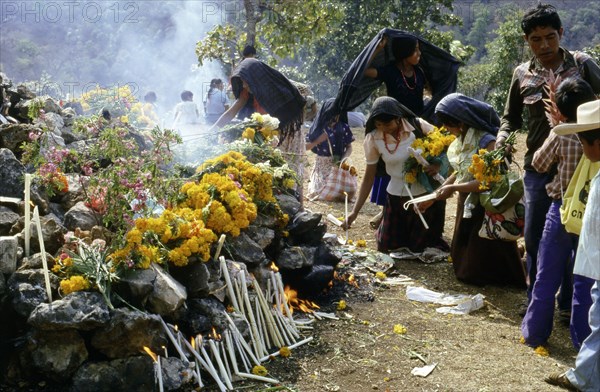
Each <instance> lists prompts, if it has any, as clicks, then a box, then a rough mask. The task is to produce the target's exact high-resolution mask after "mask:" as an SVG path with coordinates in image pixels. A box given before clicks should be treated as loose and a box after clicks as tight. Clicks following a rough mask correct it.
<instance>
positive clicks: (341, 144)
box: [306, 98, 354, 200]
mask: <svg viewBox="0 0 600 392" xmlns="http://www.w3.org/2000/svg"><path fill="white" fill-rule="evenodd" d="M334 101H335V99H334V98H330V99H328V100H326V101H325V102H323V106H322V107H321V110H320V111H319V112H317V116H316V119H315V121H314V122H313V124H312V127H311V128H310V132H309V133H308V135H306V149H307V150H312V152H314V153H315V154H316V155H317V156H316V158H315V166H314V167H313V170H312V172H311V174H310V183H309V184H308V195H307V197H308V198H309V199H311V200H316V199H319V196H320V195H321V193H322V191H323V187H324V186H325V184H326V180H327V177H328V176H329V174H330V173H331V171H332V168H333V166H334V165H336V166H337V165H339V164H340V162H341V160H343V159H344V158H346V157H349V156H350V154H351V153H352V142H353V141H354V135H352V131H351V130H350V126H349V125H348V116H347V113H346V112H344V113H341V114H339V115H336V116H334V117H332V118H329V117H328V116H326V115H325V114H326V113H328V112H329V108H330V107H331V106H332V105H333V103H334Z"/></svg>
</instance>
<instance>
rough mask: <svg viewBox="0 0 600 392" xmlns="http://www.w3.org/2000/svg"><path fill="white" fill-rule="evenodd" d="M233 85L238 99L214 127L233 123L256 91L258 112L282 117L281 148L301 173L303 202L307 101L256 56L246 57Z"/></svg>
mask: <svg viewBox="0 0 600 392" xmlns="http://www.w3.org/2000/svg"><path fill="white" fill-rule="evenodd" d="M231 88H232V90H233V94H234V95H235V98H236V101H235V102H234V103H233V105H231V107H230V108H229V109H228V110H227V111H226V112H225V113H223V115H222V116H221V117H220V118H219V119H218V120H217V122H216V123H215V125H214V126H215V127H219V128H220V127H222V126H224V125H226V124H227V123H229V122H230V121H231V120H232V119H233V118H234V117H235V116H236V114H237V113H238V112H239V111H240V110H241V109H242V108H243V107H244V106H245V105H246V103H247V102H248V100H249V98H250V94H252V96H253V99H254V111H255V112H258V113H261V114H269V115H270V116H273V117H277V118H278V119H279V134H280V140H279V148H280V149H281V151H282V152H283V154H284V156H285V157H286V160H287V162H288V164H289V166H290V168H291V169H292V170H294V171H295V172H296V174H297V175H298V189H297V191H298V193H299V195H300V201H301V202H302V174H303V166H304V164H303V157H304V155H305V146H304V137H302V135H301V126H302V122H303V113H304V104H305V103H306V101H305V100H304V98H303V97H302V95H301V94H300V92H299V91H298V89H297V88H296V87H295V86H294V85H293V84H292V83H291V82H290V81H289V80H288V78H286V77H285V76H284V75H283V74H282V73H281V72H279V71H277V70H276V69H273V68H271V67H269V66H268V65H267V64H265V63H263V62H262V61H259V60H256V59H254V58H247V59H244V61H242V62H241V63H240V64H239V65H238V66H237V68H236V69H235V70H234V71H233V74H232V75H231Z"/></svg>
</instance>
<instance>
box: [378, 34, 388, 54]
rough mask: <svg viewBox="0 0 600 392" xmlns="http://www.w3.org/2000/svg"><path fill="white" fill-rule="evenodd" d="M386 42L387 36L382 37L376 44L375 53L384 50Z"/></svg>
mask: <svg viewBox="0 0 600 392" xmlns="http://www.w3.org/2000/svg"><path fill="white" fill-rule="evenodd" d="M387 42H388V37H387V35H384V36H383V37H381V41H379V43H378V44H377V51H380V50H381V49H383V48H385V45H387Z"/></svg>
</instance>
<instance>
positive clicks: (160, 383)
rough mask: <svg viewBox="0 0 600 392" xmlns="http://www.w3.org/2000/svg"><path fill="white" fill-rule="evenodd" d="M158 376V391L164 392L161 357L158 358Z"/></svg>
mask: <svg viewBox="0 0 600 392" xmlns="http://www.w3.org/2000/svg"><path fill="white" fill-rule="evenodd" d="M156 375H157V377H158V390H159V391H160V392H163V391H164V389H163V379H162V366H161V365H160V355H159V356H158V358H156Z"/></svg>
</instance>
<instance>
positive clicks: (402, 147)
mask: <svg viewBox="0 0 600 392" xmlns="http://www.w3.org/2000/svg"><path fill="white" fill-rule="evenodd" d="M432 130H433V126H432V125H431V124H429V123H428V122H426V121H425V120H423V119H420V118H418V117H417V116H415V114H414V113H412V112H411V111H410V110H409V109H407V108H406V107H404V106H403V105H402V104H400V103H399V102H398V101H397V100H395V99H394V98H391V97H379V98H377V99H376V100H375V102H374V103H373V107H372V108H371V114H370V115H369V118H368V119H367V124H366V128H365V132H366V133H367V136H366V137H365V141H364V149H365V158H366V160H367V167H366V170H365V174H364V177H363V180H362V183H361V185H360V189H359V191H358V197H357V200H356V203H355V204H354V206H353V208H352V212H351V213H350V214H349V215H348V217H347V219H346V221H345V222H344V223H343V227H344V228H346V227H349V226H350V225H351V224H352V222H354V220H355V219H356V217H357V216H358V213H359V212H360V210H361V208H362V206H363V204H364V203H365V201H366V199H367V197H368V196H369V192H370V190H371V187H372V186H373V182H374V180H375V172H376V170H377V162H378V161H379V158H380V157H381V158H382V159H383V161H384V162H385V164H386V171H387V173H388V174H389V175H390V177H391V180H390V183H389V185H388V186H387V200H386V203H385V206H384V212H383V220H382V222H381V224H380V225H379V229H378V230H377V249H378V250H379V251H381V252H389V251H393V250H395V249H398V248H404V247H407V248H409V249H410V250H411V251H413V252H422V251H423V250H424V249H425V248H427V247H434V248H438V249H442V250H448V248H449V247H448V244H447V243H446V242H445V241H444V239H443V238H442V233H443V231H444V224H443V222H444V209H445V208H444V207H445V202H435V203H433V204H432V205H431V206H429V208H428V209H427V210H426V211H425V212H424V213H423V217H424V219H425V221H426V222H427V224H428V225H429V229H426V228H425V226H424V225H423V223H422V222H421V220H420V218H419V216H418V214H417V212H416V211H415V210H414V209H413V208H409V209H408V210H405V209H404V208H403V205H404V203H405V202H407V201H409V200H410V194H409V192H408V190H407V186H408V184H407V183H406V182H405V180H404V163H405V162H406V160H407V159H408V157H409V152H408V147H410V146H411V145H412V143H413V141H414V140H415V139H416V138H417V137H422V136H423V135H424V134H428V133H429V132H431V131H432ZM408 189H410V193H411V194H412V195H413V196H415V197H416V196H419V195H421V194H423V193H425V192H426V191H425V188H424V187H423V186H422V185H420V184H419V183H413V184H410V187H409V188H408Z"/></svg>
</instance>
